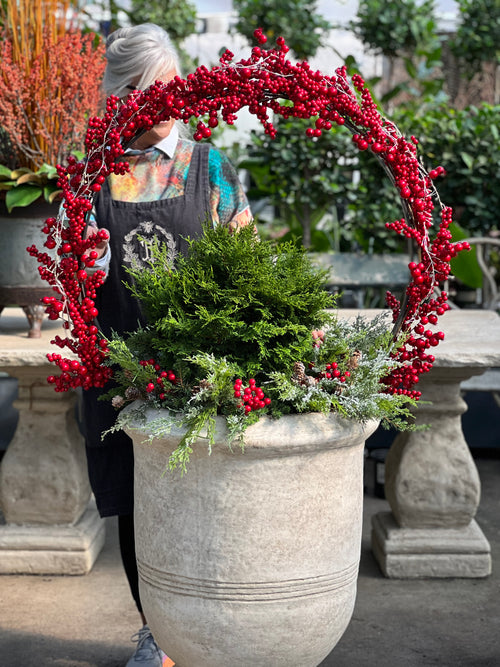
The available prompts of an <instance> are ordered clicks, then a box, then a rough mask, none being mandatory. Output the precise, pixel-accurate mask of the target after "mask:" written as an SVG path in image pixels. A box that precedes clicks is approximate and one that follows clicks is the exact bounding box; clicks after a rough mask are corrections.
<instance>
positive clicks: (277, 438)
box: [123, 401, 379, 457]
mask: <svg viewBox="0 0 500 667" xmlns="http://www.w3.org/2000/svg"><path fill="white" fill-rule="evenodd" d="M143 405H144V401H134V403H132V404H130V405H129V406H127V407H125V408H124V410H123V413H124V414H128V413H131V412H132V413H133V412H134V410H137V409H140V408H141V406H143ZM162 414H165V416H167V415H168V414H169V412H168V410H165V409H161V408H154V407H151V408H146V409H145V411H144V417H145V422H143V421H142V419H140V418H139V417H138V418H137V419H133V418H132V419H131V420H130V422H129V424H128V425H127V426H125V427H124V430H125V432H126V433H128V435H129V436H131V437H132V435H133V434H134V433H143V434H144V440H143V443H146V444H147V442H148V440H149V435H148V434H149V432H150V428H149V426H148V424H150V423H151V420H155V419H157V418H159V417H161V416H162ZM215 421H216V427H215V432H214V441H213V443H212V444H211V446H210V447H209V444H208V440H207V439H206V438H204V437H201V438H199V439H198V440H197V441H196V443H195V444H194V446H196V448H197V450H202V449H205V450H206V452H207V456H208V455H210V451H209V450H210V448H211V450H212V451H214V450H217V451H221V452H222V453H224V452H227V453H228V454H231V453H234V452H238V451H240V442H239V441H235V442H234V443H233V444H232V446H231V447H229V446H228V443H227V439H228V429H227V426H226V420H225V418H224V417H223V416H217V417H216V419H215ZM299 424H300V426H301V430H302V435H301V440H300V442H297V441H295V440H290V439H287V436H288V434H289V433H290V431H291V430H293V429H294V427H296V426H297V427H298V425H299ZM378 424H379V421H377V420H368V421H366V422H361V421H357V420H354V419H348V418H345V417H343V416H342V415H340V414H338V413H335V412H331V413H329V414H323V413H319V412H306V413H302V414H290V415H282V416H281V417H280V418H279V419H273V418H271V417H269V416H268V415H263V416H261V417H260V419H259V421H258V422H257V423H255V424H252V425H251V426H249V427H248V428H247V429H246V430H245V432H244V433H243V443H242V444H243V449H244V454H245V456H252V455H253V456H259V457H263V456H264V457H265V456H266V455H267V456H276V455H282V456H291V455H293V454H294V453H297V454H299V453H301V454H302V453H304V452H314V451H318V450H322V449H325V448H328V447H332V448H340V447H351V446H352V445H353V442H354V443H356V442H358V441H359V439H360V438H362V439H363V440H366V439H367V438H368V437H369V436H370V435H371V434H372V433H373V432H374V431H375V429H376V428H377V426H378ZM305 426H306V427H307V434H306V435H304V434H303V433H304V427H305ZM185 433H186V429H185V428H182V427H179V426H173V427H172V428H171V430H170V432H169V433H166V434H164V435H162V436H161V438H159V439H160V440H162V441H164V442H165V449H170V447H172V449H173V448H175V446H176V443H177V442H178V441H179V439H180V438H181V437H182V436H183V435H184V434H185ZM202 435H204V434H202ZM136 444H138V443H137V442H136Z"/></svg>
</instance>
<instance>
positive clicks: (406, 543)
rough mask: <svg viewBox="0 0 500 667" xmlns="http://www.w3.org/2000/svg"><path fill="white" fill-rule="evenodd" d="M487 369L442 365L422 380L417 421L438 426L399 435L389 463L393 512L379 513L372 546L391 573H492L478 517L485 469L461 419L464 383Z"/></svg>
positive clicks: (404, 575) (387, 474) (397, 575)
mask: <svg viewBox="0 0 500 667" xmlns="http://www.w3.org/2000/svg"><path fill="white" fill-rule="evenodd" d="M481 372H482V370H479V369H474V368H461V369H459V368H444V367H441V368H440V367H434V368H433V369H432V371H431V372H430V373H429V375H428V376H425V377H424V378H422V380H421V383H420V385H421V390H422V399H421V401H422V402H421V404H420V405H419V408H418V413H417V414H418V416H417V423H419V424H429V425H430V428H429V429H426V430H422V431H413V432H406V433H400V434H399V435H398V436H397V438H396V440H395V441H394V443H393V445H392V446H391V449H390V450H389V453H388V456H387V460H386V468H385V495H386V498H387V500H388V501H389V505H390V507H391V510H392V513H391V512H381V513H379V514H376V515H375V516H374V517H373V519H372V527H373V530H372V550H373V553H374V555H375V557H376V559H377V561H378V563H379V565H380V567H381V569H382V571H383V573H384V575H385V576H387V577H394V578H416V577H486V576H488V575H489V574H490V573H491V555H490V545H489V543H488V541H487V539H486V538H485V536H484V535H483V533H482V531H481V529H480V528H479V526H478V525H477V523H476V521H475V519H474V517H475V515H476V511H477V508H478V505H479V499H480V489H481V487H480V480H479V475H478V472H477V469H476V466H475V463H474V460H473V458H472V456H471V453H470V450H469V447H468V446H467V443H466V441H465V438H464V435H463V431H462V425H461V415H462V414H463V413H464V412H465V410H466V409H467V405H466V403H465V402H464V401H463V399H462V398H461V395H460V383H461V382H462V381H463V380H465V379H467V378H470V377H471V376H473V375H476V374H477V375H479V374H480V373H481ZM424 401H431V404H429V405H425V404H424Z"/></svg>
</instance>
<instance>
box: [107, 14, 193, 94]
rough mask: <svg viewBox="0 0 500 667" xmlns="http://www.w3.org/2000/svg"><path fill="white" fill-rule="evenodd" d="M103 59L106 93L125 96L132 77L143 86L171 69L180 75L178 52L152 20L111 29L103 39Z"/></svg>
mask: <svg viewBox="0 0 500 667" xmlns="http://www.w3.org/2000/svg"><path fill="white" fill-rule="evenodd" d="M106 59H107V65H106V70H105V72H104V79H103V83H102V85H103V88H104V92H105V94H106V96H108V95H117V96H118V97H125V96H126V95H128V94H129V93H130V88H128V87H127V86H131V85H132V81H133V82H134V85H135V87H137V88H140V89H141V90H144V89H145V88H147V87H148V86H151V85H152V84H153V83H154V82H155V81H156V80H158V79H161V78H162V77H164V76H165V74H166V73H167V72H170V71H171V70H175V72H176V74H179V76H180V75H181V72H180V65H179V55H178V53H177V51H176V49H175V47H174V45H173V44H172V41H171V39H170V37H169V36H168V34H167V33H166V32H165V30H163V28H160V26H158V25H155V24H154V23H143V24H141V25H135V26H131V27H127V28H120V29H119V30H115V32H112V33H111V34H110V35H109V37H108V39H107V40H106Z"/></svg>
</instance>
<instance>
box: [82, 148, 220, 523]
mask: <svg viewBox="0 0 500 667" xmlns="http://www.w3.org/2000/svg"><path fill="white" fill-rule="evenodd" d="M208 152H209V146H208V145H206V144H196V145H195V146H194V149H193V156H192V158H191V162H190V165H189V172H188V177H187V182H186V187H185V190H184V194H183V195H181V196H179V197H173V198H171V199H161V200H159V201H151V202H138V203H131V202H124V201H114V200H112V199H111V195H110V192H109V186H108V184H107V183H106V184H105V185H104V186H103V189H102V191H101V193H100V196H99V197H98V198H97V201H96V205H95V206H96V218H97V225H98V227H105V228H106V229H108V230H109V233H110V244H111V265H110V268H109V273H108V277H107V279H106V282H105V283H104V285H103V286H102V287H101V288H99V291H98V295H97V299H96V306H97V309H98V310H99V316H98V324H99V328H100V330H101V331H102V332H103V333H104V334H105V335H106V336H109V335H111V332H112V331H116V332H117V333H120V334H123V333H125V332H128V331H134V330H136V329H137V326H138V324H144V318H143V316H142V313H141V309H140V305H139V303H138V302H137V300H136V299H134V298H133V297H132V295H131V294H130V292H129V290H128V289H127V288H126V287H124V285H123V282H128V283H129V282H130V280H131V279H130V276H129V275H128V273H127V272H126V270H125V269H126V267H127V266H128V265H130V264H131V263H132V262H139V263H141V262H144V261H145V260H147V248H145V247H144V244H143V243H141V241H140V240H139V237H141V238H143V239H151V238H153V237H157V238H159V239H160V241H162V242H164V243H165V244H166V245H167V248H168V252H169V254H170V256H171V257H172V259H175V256H176V255H177V254H178V253H184V252H185V251H186V249H187V242H186V240H185V238H186V237H190V238H196V237H198V236H200V234H201V231H202V224H203V223H204V222H205V221H206V219H207V216H209V215H210V206H209V197H210V192H209V188H210V186H209V179H208ZM183 237H184V238H183ZM105 391H107V389H106V388H105V389H104V390H102V389H90V390H88V391H84V392H83V401H82V403H83V430H84V432H85V444H86V450H87V462H88V470H89V479H90V484H91V487H92V490H93V492H94V495H95V497H96V502H97V507H98V509H99V512H100V514H101V516H113V515H116V514H131V513H132V511H133V505H134V498H133V479H134V456H133V449H132V441H131V439H130V438H129V437H128V436H127V435H126V434H125V433H123V432H121V431H120V432H117V433H112V434H109V435H107V436H106V437H105V438H104V440H103V439H102V438H101V434H102V433H103V431H106V430H107V429H109V428H110V427H111V426H112V425H113V424H114V422H115V420H116V415H117V412H116V410H115V408H113V407H112V405H111V403H110V401H99V400H98V397H99V395H101V394H102V393H103V392H105Z"/></svg>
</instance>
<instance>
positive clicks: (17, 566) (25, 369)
mask: <svg viewBox="0 0 500 667" xmlns="http://www.w3.org/2000/svg"><path fill="white" fill-rule="evenodd" d="M5 319H8V318H5ZM2 320H3V321H5V320H4V316H2ZM21 322H22V320H21ZM22 326H24V322H22ZM49 349H50V346H49V344H48V340H44V339H38V340H34V339H29V338H26V337H25V334H24V336H23V337H18V336H17V335H5V336H4V335H2V336H0V369H1V370H2V371H5V372H7V373H8V374H9V375H10V376H12V377H16V378H17V380H18V399H17V400H16V401H15V402H14V405H15V407H16V408H17V409H18V410H19V421H18V425H17V429H16V432H15V434H14V437H13V439H12V441H11V442H10V444H9V446H8V448H7V451H6V453H5V455H4V457H3V459H2V463H1V466H0V508H1V511H2V514H3V517H4V522H2V523H0V573H1V574H14V573H15V574H24V573H25V574H85V573H87V572H89V571H90V569H91V568H92V566H93V564H94V562H95V559H96V557H97V555H98V554H99V552H100V550H101V548H102V546H103V544H104V537H105V532H104V522H103V520H102V519H101V518H100V517H99V515H98V512H97V510H96V508H95V505H94V503H93V502H92V499H91V492H90V486H89V482H88V474H87V464H86V457H85V448H84V443H83V438H82V436H81V434H80V431H79V429H78V426H77V421H76V413H75V404H76V395H75V393H74V392H68V393H56V392H55V391H54V389H53V387H52V386H50V385H48V384H47V380H46V378H47V375H49V374H50V372H51V371H52V367H51V365H50V364H49V363H48V361H47V359H46V352H48V351H49Z"/></svg>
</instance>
